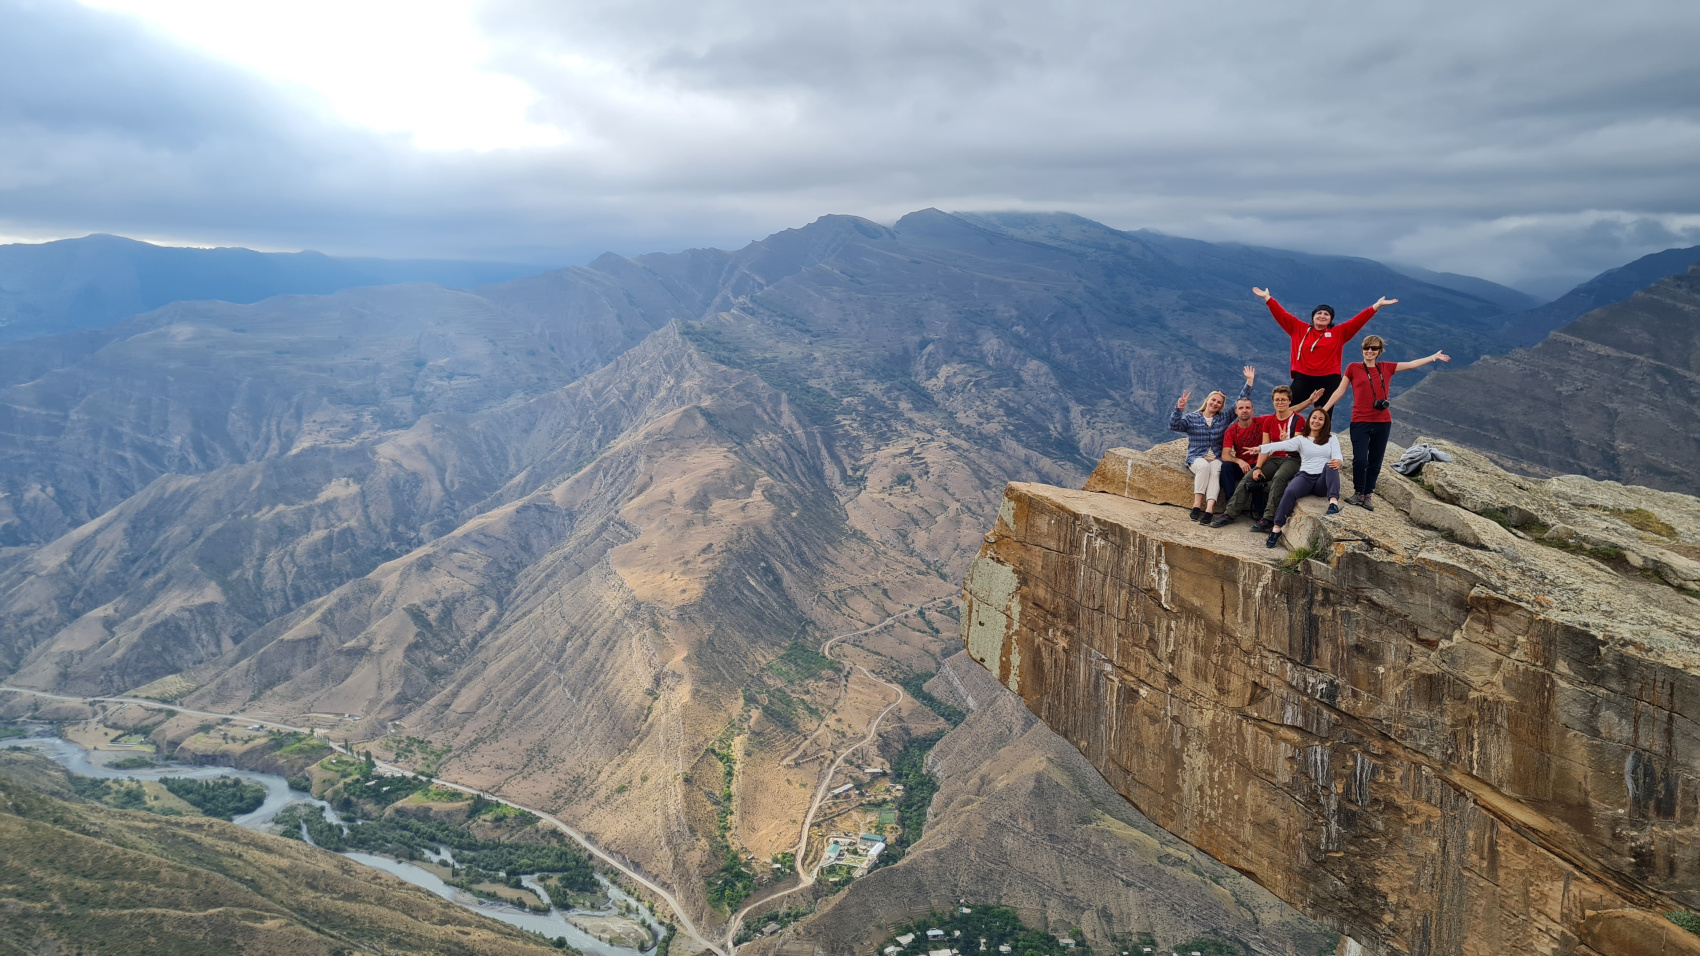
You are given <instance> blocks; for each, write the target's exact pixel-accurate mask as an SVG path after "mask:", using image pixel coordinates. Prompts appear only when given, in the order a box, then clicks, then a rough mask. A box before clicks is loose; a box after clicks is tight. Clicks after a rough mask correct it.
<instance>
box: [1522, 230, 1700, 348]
mask: <svg viewBox="0 0 1700 956" xmlns="http://www.w3.org/2000/svg"><path fill="white" fill-rule="evenodd" d="M1696 262H1700V246H1690V247H1688V248H1686V249H1666V250H1665V251H1663V252H1655V253H1653V254H1651V255H1646V256H1642V257H1641V258H1639V259H1636V260H1635V261H1634V262H1631V263H1627V264H1625V265H1622V266H1619V267H1617V268H1616V269H1608V270H1606V271H1605V272H1602V273H1600V274H1599V275H1597V276H1595V277H1593V278H1592V279H1589V280H1588V281H1587V282H1584V283H1582V284H1581V285H1579V286H1577V287H1576V288H1574V289H1571V290H1570V291H1569V292H1566V293H1565V294H1564V295H1562V296H1559V297H1558V298H1556V299H1554V300H1552V301H1551V302H1548V303H1545V304H1543V305H1539V306H1535V307H1534V308H1531V309H1527V310H1525V311H1521V312H1515V313H1512V314H1510V315H1507V316H1504V317H1503V319H1504V321H1503V322H1502V323H1501V325H1500V327H1499V329H1498V330H1497V331H1496V332H1495V333H1494V334H1495V336H1496V337H1498V338H1499V339H1500V341H1502V342H1504V343H1505V344H1506V345H1507V346H1509V347H1511V348H1519V349H1526V348H1529V347H1530V346H1533V345H1535V344H1537V343H1539V342H1540V341H1541V340H1542V339H1544V338H1546V337H1547V333H1549V332H1552V331H1554V330H1555V329H1558V328H1559V327H1561V326H1564V325H1568V324H1569V323H1571V322H1574V321H1576V320H1577V319H1579V318H1581V317H1582V316H1584V315H1586V314H1588V313H1589V312H1592V311H1594V310H1595V309H1598V308H1601V307H1602V306H1607V305H1611V304H1612V303H1615V302H1622V301H1623V300H1624V299H1627V298H1629V297H1630V296H1632V295H1634V294H1635V293H1637V292H1639V291H1641V290H1642V289H1645V288H1647V287H1648V286H1650V285H1652V284H1653V283H1655V282H1657V281H1659V280H1660V279H1663V278H1665V277H1667V276H1676V275H1682V274H1683V273H1684V272H1687V271H1688V267H1689V266H1691V265H1694V264H1695V263H1696Z"/></svg>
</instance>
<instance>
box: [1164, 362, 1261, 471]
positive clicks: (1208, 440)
mask: <svg viewBox="0 0 1700 956" xmlns="http://www.w3.org/2000/svg"><path fill="white" fill-rule="evenodd" d="M1250 397H1251V385H1250V384H1249V383H1248V384H1247V385H1246V386H1245V387H1244V388H1242V389H1240V395H1239V398H1236V399H1234V401H1232V402H1224V403H1223V405H1222V410H1221V411H1219V412H1217V413H1216V417H1215V419H1213V420H1212V421H1209V422H1206V421H1205V420H1204V413H1203V412H1185V413H1183V412H1182V411H1181V410H1180V409H1178V408H1177V409H1175V411H1174V413H1173V414H1171V415H1170V416H1169V431H1172V432H1186V466H1187V467H1188V468H1191V467H1192V463H1193V462H1194V461H1196V460H1197V459H1200V458H1203V457H1204V456H1205V455H1209V454H1214V455H1215V456H1216V457H1217V458H1220V457H1222V433H1223V432H1225V431H1227V430H1228V426H1229V425H1232V424H1233V423H1234V403H1235V402H1238V401H1239V399H1240V398H1250Z"/></svg>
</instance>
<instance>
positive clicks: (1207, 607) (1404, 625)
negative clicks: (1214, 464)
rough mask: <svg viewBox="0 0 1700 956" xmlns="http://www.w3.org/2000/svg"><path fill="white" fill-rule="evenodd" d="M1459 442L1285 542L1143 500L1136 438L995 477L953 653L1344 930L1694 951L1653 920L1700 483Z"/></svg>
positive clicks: (1683, 849)
mask: <svg viewBox="0 0 1700 956" xmlns="http://www.w3.org/2000/svg"><path fill="white" fill-rule="evenodd" d="M1453 451H1454V452H1455V459H1456V460H1455V461H1454V462H1453V463H1452V464H1449V465H1440V464H1435V465H1430V466H1429V468H1428V470H1427V471H1426V472H1425V474H1424V476H1423V481H1422V482H1421V483H1418V482H1411V481H1406V480H1404V479H1402V478H1399V477H1398V476H1395V475H1392V474H1391V473H1389V474H1388V475H1387V476H1386V477H1384V478H1383V482H1382V488H1381V491H1382V492H1383V493H1384V494H1385V497H1386V499H1387V500H1388V502H1390V503H1391V505H1392V506H1389V504H1384V505H1383V506H1382V507H1381V508H1380V509H1379V510H1377V511H1376V512H1374V513H1370V512H1365V511H1362V510H1359V509H1355V508H1348V509H1347V511H1346V512H1345V513H1343V514H1340V515H1335V516H1326V517H1325V516H1323V515H1322V513H1321V509H1320V507H1315V508H1310V507H1307V509H1306V510H1304V511H1302V512H1301V514H1300V515H1299V516H1298V517H1297V518H1295V519H1294V521H1293V522H1291V524H1290V525H1289V527H1288V539H1289V540H1288V542H1287V543H1288V544H1290V545H1293V544H1296V545H1300V546H1301V547H1298V548H1295V549H1294V550H1293V551H1291V552H1290V553H1289V552H1288V551H1287V550H1286V549H1284V548H1283V549H1277V550H1275V551H1273V552H1271V551H1269V550H1266V549H1265V548H1264V547H1263V542H1262V539H1261V536H1253V535H1248V534H1247V533H1246V531H1245V530H1244V528H1245V525H1244V524H1240V525H1236V526H1230V527H1228V528H1225V529H1220V530H1217V531H1212V530H1209V529H1206V528H1200V527H1199V526H1198V525H1196V524H1193V523H1191V522H1189V521H1187V520H1186V517H1185V512H1184V511H1182V510H1181V509H1179V508H1177V507H1174V506H1172V505H1167V504H1162V503H1160V502H1163V501H1165V500H1167V497H1168V494H1167V492H1166V491H1165V490H1164V488H1163V487H1162V485H1163V481H1162V480H1161V478H1160V476H1155V475H1153V474H1150V473H1151V472H1153V471H1155V470H1157V466H1156V464H1154V461H1155V459H1156V458H1157V456H1154V455H1141V454H1138V453H1132V452H1122V453H1112V455H1111V456H1110V457H1111V459H1112V460H1107V461H1106V463H1105V465H1104V466H1103V467H1102V468H1101V469H1100V473H1099V474H1098V475H1097V476H1095V478H1094V481H1093V483H1092V484H1090V485H1089V487H1096V488H1102V489H1103V490H1102V491H1099V492H1087V491H1074V490H1070V489H1065V488H1055V487H1047V486H1043V485H1035V484H1013V485H1011V486H1009V488H1008V489H1007V491H1006V492H1005V498H1004V501H1003V505H1002V509H1001V511H1000V513H999V517H998V521H997V525H996V528H995V529H994V530H993V531H992V532H991V533H990V534H989V535H987V537H986V540H985V544H984V547H983V548H982V549H981V552H980V555H979V557H978V559H977V560H976V561H975V563H974V565H973V567H972V569H971V571H970V574H969V577H968V582H967V586H966V588H965V599H966V607H965V613H964V617H963V621H964V623H963V636H964V640H965V643H966V644H967V647H968V651H969V653H970V654H971V655H972V656H973V657H974V658H975V659H976V660H978V661H980V662H981V663H982V664H983V665H985V667H986V668H987V669H988V670H990V671H991V672H992V673H993V674H995V675H996V676H997V677H998V679H999V680H1001V681H1002V682H1003V683H1004V684H1006V685H1007V686H1008V687H1009V688H1010V689H1011V690H1013V691H1015V692H1016V693H1017V694H1019V695H1020V696H1021V698H1022V699H1023V700H1024V701H1025V702H1026V704H1027V706H1028V707H1029V708H1030V709H1031V710H1032V711H1033V712H1034V713H1035V714H1036V715H1038V717H1039V718H1040V719H1041V720H1043V721H1044V722H1045V723H1046V724H1048V725H1049V726H1050V727H1052V728H1053V729H1054V730H1056V731H1057V732H1058V733H1059V734H1060V735H1061V736H1062V737H1064V738H1065V739H1067V740H1068V741H1069V742H1071V743H1073V744H1074V745H1075V746H1076V747H1077V748H1078V749H1079V750H1080V752H1081V753H1082V754H1084V755H1085V756H1086V758H1087V759H1088V760H1089V761H1090V762H1091V763H1092V764H1093V765H1094V766H1095V767H1096V768H1097V769H1098V771H1099V772H1100V773H1101V774H1103V775H1104V777H1105V778H1106V779H1107V780H1108V781H1109V783H1110V784H1111V785H1112V786H1113V787H1114V788H1115V789H1116V790H1117V791H1118V792H1120V793H1121V794H1122V795H1123V796H1124V797H1126V798H1127V799H1128V800H1129V801H1130V802H1132V803H1133V804H1134V805H1135V806H1136V807H1138V808H1139V809H1140V810H1141V811H1143V812H1144V813H1145V814H1146V815H1147V816H1149V817H1150V818H1151V819H1152V820H1153V821H1155V822H1157V823H1158V824H1160V825H1161V826H1163V827H1165V828H1167V829H1168V830H1170V831H1171V832H1173V833H1175V834H1176V835H1178V836H1180V837H1182V838H1183V839H1185V840H1187V841H1188V842H1190V843H1192V844H1193V845H1195V846H1197V847H1199V848H1200V849H1203V850H1205V851H1206V852H1208V853H1209V854H1211V855H1212V856H1214V857H1215V858H1217V859H1219V860H1221V861H1222V862H1224V863H1226V864H1228V865H1229V866H1232V867H1234V868H1235V869H1238V870H1240V871H1241V872H1243V873H1245V874H1247V875H1248V876H1250V877H1252V878H1253V879H1254V880H1256V881H1257V882H1258V883H1260V884H1262V885H1263V886H1265V887H1267V888H1268V889H1270V890H1272V891H1273V892H1274V893H1275V894H1276V895H1277V896H1279V897H1281V898H1283V899H1285V900H1287V901H1288V902H1290V903H1292V904H1293V905H1295V906H1297V907H1298V908H1299V909H1301V910H1302V911H1304V912H1306V913H1308V914H1310V915H1312V916H1315V917H1317V918H1319V919H1321V920H1323V921H1324V922H1327V923H1329V924H1331V925H1333V926H1334V927H1336V928H1337V929H1339V930H1340V931H1341V932H1343V933H1345V934H1347V936H1348V937H1349V939H1350V941H1351V942H1347V943H1343V944H1342V945H1343V946H1344V947H1345V948H1346V950H1350V949H1351V947H1352V946H1353V945H1359V946H1361V947H1362V948H1363V950H1364V951H1367V952H1372V953H1415V954H1424V956H1429V954H1434V956H1438V954H1477V953H1480V954H1487V953H1542V954H1545V953H1554V954H1557V953H1582V954H1601V956H1605V954H1617V953H1700V938H1696V937H1695V936H1692V935H1690V934H1688V933H1687V932H1686V931H1684V930H1682V929H1679V928H1678V927H1677V926H1676V925H1675V924H1673V923H1671V922H1669V921H1668V920H1667V919H1666V918H1665V917H1664V915H1662V914H1664V913H1666V912H1668V911H1672V910H1677V909H1681V908H1685V907H1696V906H1700V850H1697V847H1696V844H1695V836H1696V831H1695V822H1696V814H1697V809H1700V806H1697V804H1700V787H1697V784H1700V780H1697V779H1696V773H1695V767H1696V758H1697V756H1700V729H1697V726H1696V719H1697V718H1700V704H1697V703H1696V702H1697V701H1700V627H1697V626H1696V624H1695V622H1696V620H1697V619H1700V601H1697V600H1696V596H1695V592H1694V591H1693V590H1689V588H1692V587H1693V586H1694V581H1693V579H1691V578H1688V577H1686V575H1687V574H1688V572H1689V571H1690V570H1693V568H1694V566H1693V562H1692V561H1691V560H1690V559H1689V557H1687V556H1686V555H1688V554H1692V553H1693V548H1694V547H1695V545H1696V544H1700V501H1696V500H1695V499H1693V498H1689V497H1687V496H1682V495H1671V494H1662V493H1659V492H1654V491H1651V490H1649V489H1641V488H1630V487H1624V486H1622V485H1617V484H1615V483H1602V482H1594V481H1590V480H1587V479H1579V478H1574V477H1570V478H1560V479H1553V480H1550V481H1532V480H1528V479H1523V478H1518V477H1515V476H1512V475H1509V474H1506V473H1505V472H1502V471H1500V470H1499V469H1497V468H1495V467H1494V466H1493V465H1491V464H1490V463H1488V462H1487V461H1486V460H1484V459H1483V458H1481V457H1480V456H1478V455H1474V454H1471V453H1469V452H1467V451H1465V450H1462V449H1453ZM1142 475H1144V476H1145V477H1143V478H1142V477H1141V476H1142ZM1147 488H1149V489H1151V490H1150V491H1149V492H1148V491H1147ZM1141 499H1148V500H1141ZM1313 501H1314V503H1315V504H1316V505H1318V506H1320V504H1321V501H1320V499H1314V500H1313ZM1313 549H1314V550H1313ZM1661 556H1663V557H1661ZM1656 561H1666V562H1667V565H1668V566H1659V565H1657V563H1656Z"/></svg>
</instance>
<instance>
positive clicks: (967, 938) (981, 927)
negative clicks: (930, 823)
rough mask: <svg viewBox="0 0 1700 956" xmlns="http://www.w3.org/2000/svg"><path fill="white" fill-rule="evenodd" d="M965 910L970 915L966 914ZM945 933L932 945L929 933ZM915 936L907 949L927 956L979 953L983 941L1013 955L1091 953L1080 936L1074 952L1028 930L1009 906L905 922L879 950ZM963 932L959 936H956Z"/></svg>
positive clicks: (1052, 938) (1077, 955)
mask: <svg viewBox="0 0 1700 956" xmlns="http://www.w3.org/2000/svg"><path fill="white" fill-rule="evenodd" d="M962 909H967V910H969V912H967V913H963V912H961V910H962ZM929 929H940V930H944V935H945V941H944V942H943V943H934V944H931V945H929V944H928V942H927V930H929ZM910 933H914V934H915V937H916V938H915V939H914V940H912V941H910V943H909V945H908V947H905V948H906V950H907V951H908V952H911V953H923V952H926V951H927V950H928V949H935V948H942V947H954V948H956V949H960V950H962V951H963V952H964V953H969V952H979V949H980V940H982V939H984V940H985V941H986V949H987V950H988V951H990V952H997V949H998V947H999V946H1008V947H1009V948H1010V950H1011V956H1063V954H1065V953H1069V954H1074V956H1081V954H1088V953H1090V952H1091V950H1090V949H1089V948H1088V947H1087V946H1086V944H1085V942H1084V941H1081V939H1080V936H1079V934H1075V935H1074V937H1073V938H1074V939H1075V940H1076V943H1077V945H1076V946H1075V947H1074V948H1073V949H1067V948H1064V946H1063V945H1062V943H1060V942H1058V941H1057V937H1055V936H1052V935H1051V934H1049V933H1041V932H1039V931H1038V930H1036V929H1030V928H1028V927H1027V926H1026V925H1025V924H1024V923H1022V922H1021V917H1019V916H1017V915H1016V913H1015V910H1012V909H1010V908H1009V907H1007V906H971V907H959V908H958V909H957V910H953V911H951V912H948V913H939V912H933V913H929V914H927V916H925V917H923V918H922V919H918V920H914V921H912V922H909V923H904V924H903V925H902V926H899V927H897V928H896V929H894V930H892V932H891V935H890V936H888V937H886V940H885V942H883V943H881V944H880V946H879V948H880V949H881V950H884V949H885V947H887V946H900V945H901V944H899V943H898V942H897V937H899V936H906V935H908V934H910ZM957 933H961V934H962V935H961V936H960V937H958V936H957V935H956V934H957Z"/></svg>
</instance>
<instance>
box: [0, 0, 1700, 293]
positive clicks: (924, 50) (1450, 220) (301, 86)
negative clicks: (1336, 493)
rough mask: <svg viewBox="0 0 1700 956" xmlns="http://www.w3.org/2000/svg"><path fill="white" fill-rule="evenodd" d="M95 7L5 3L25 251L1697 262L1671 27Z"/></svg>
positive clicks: (762, 7)
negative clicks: (1152, 235) (969, 214)
mask: <svg viewBox="0 0 1700 956" xmlns="http://www.w3.org/2000/svg"><path fill="white" fill-rule="evenodd" d="M92 2H96V3H99V4H100V5H101V6H103V7H117V8H120V9H97V8H92V7H85V6H80V5H77V4H74V3H70V2H62V3H49V2H33V0H0V23H3V24H4V29H0V143H4V144H5V145H4V148H3V149H0V235H7V236H12V237H21V238H49V237H56V236H64V235H78V234H82V233H84V232H89V231H104V232H115V233H120V234H125V235H134V236H138V237H142V238H153V239H158V240H165V241H176V242H187V243H196V244H214V243H217V244H232V245H247V246H253V247H260V248H277V249H295V248H317V249H321V250H324V251H327V252H338V253H352V254H372V255H391V256H468V257H478V258H506V259H518V260H521V261H532V262H546V263H564V262H572V261H583V260H585V259H587V258H589V257H590V256H592V255H594V254H595V253H597V252H599V251H602V250H604V249H613V250H615V251H619V252H624V253H637V252H643V251H651V250H670V249H678V248H683V247H686V246H692V245H719V246H723V247H736V246H738V245H741V244H743V243H744V242H746V241H748V240H750V239H753V238H759V237H761V236H763V235H766V234H767V233H770V232H773V231H775V230H778V229H783V228H787V227H791V226H796V225H800V224H802V223H804V222H807V221H809V220H812V219H814V218H815V217H817V216H819V215H822V214H825V213H853V214H858V215H863V216H868V217H870V218H873V219H877V220H882V221H887V222H889V221H891V220H893V219H895V218H896V217H897V216H899V215H901V214H903V213H905V212H908V211H911V210H914V209H918V208H923V207H927V206H937V207H939V208H943V209H964V210H973V209H996V208H1025V209H1064V210H1069V211H1072V212H1077V213H1080V214H1082V215H1087V216H1091V217H1092V218H1095V219H1099V220H1102V221H1104V222H1107V223H1109V224H1111V225H1114V226H1117V227H1120V228H1127V229H1136V228H1154V229H1160V230H1163V231H1165V232H1170V233H1174V234H1178V235H1187V236H1196V237H1199V238H1205V239H1214V240H1239V241H1245V242H1254V243H1260V244H1268V245H1277V246H1285V247H1290V248H1299V249H1306V250H1311V251H1319V252H1340V253H1348V254H1354V255H1364V256H1370V257H1374V258H1382V259H1389V260H1396V261H1403V262H1409V263H1413V264H1417V265H1422V266H1425V267H1428V268H1432V269H1439V270H1445V271H1454V272H1464V273H1470V274H1474V275H1481V276H1484V277H1486V278H1490V279H1495V280H1497V281H1501V282H1506V283H1509V284H1512V285H1516V286H1519V287H1522V288H1526V289H1528V290H1530V291H1534V292H1537V293H1546V294H1556V293H1558V292H1561V291H1563V289H1564V288H1566V287H1568V286H1569V285H1571V284H1574V283H1575V282H1577V281H1580V280H1581V279H1583V278H1586V277H1587V276H1589V275H1592V274H1593V273H1595V272H1598V271H1600V270H1602V269H1605V268H1609V267H1611V266H1615V265H1618V264H1621V263H1623V262H1625V261H1628V260H1629V259H1632V258H1634V257H1636V256H1639V255H1643V254H1645V253H1648V252H1653V251H1657V250H1659V249H1663V248H1668V247H1670V246H1673V245H1694V244H1700V176H1696V175H1695V169H1696V168H1700V97H1696V96H1695V94H1694V91H1695V90H1700V57H1696V56H1695V55H1694V50H1695V49H1697V48H1700V4H1691V3H1680V2H1674V0H1665V2H1660V3H1618V4H1612V5H1607V4H1600V3H1598V2H1586V3H1583V2H1565V0H1557V2H1554V0H1545V2H1502V3H1498V4H1487V5H1484V4H1479V3H1475V2H1471V3H1464V2H1457V3H1452V2H1447V3H1428V4H1419V5H1411V4H1407V5H1398V6H1395V5H1392V4H1364V3H1346V2H1318V3H1298V4H1287V5H1272V4H1265V3H1253V2H1249V0H1221V2H1217V3H1212V4H1186V5H1181V4H1156V3H1147V4H1120V3H1108V2H1106V3H1097V4H1057V5H1037V4H1022V3H1014V2H1009V3H976V2H930V0H903V2H886V0H861V2H857V3H854V4H848V3H845V4H827V3H817V4H798V3H795V2H785V3H781V2H740V3H731V2H724V0H691V2H684V0H623V2H618V3H612V2H610V3H566V2H560V0H493V2H490V3H486V4H470V3H467V4H457V3H452V2H445V3H444V5H443V9H442V10H440V11H435V12H433V11H431V10H429V9H428V8H426V7H423V6H420V5H407V6H403V5H394V6H387V5H385V4H382V3H379V4H372V5H369V6H362V7H360V8H359V9H360V10H361V11H363V12H362V13H360V14H358V15H351V14H347V13H339V12H338V11H339V9H343V10H346V9H352V8H346V7H340V8H339V7H338V6H337V5H330V4H323V5H320V4H315V3H311V2H309V3H301V2H296V3H290V4H284V3H281V2H280V3H275V4H273V3H264V2H262V3H257V4H253V5H249V6H247V7H244V8H243V13H242V16H243V17H246V18H247V19H246V20H238V19H232V17H234V16H235V14H232V13H230V12H229V11H230V10H231V9H233V5H220V6H219V7H218V8H217V9H216V11H215V9H214V8H211V7H201V8H199V11H198V12H197V10H196V9H195V5H196V4H197V3H199V2H202V0H158V2H153V0H92ZM124 8H129V9H130V10H133V11H139V12H126V11H125V9H124ZM408 11H413V12H411V13H410V12H408ZM221 18H222V19H221ZM218 30H223V31H225V32H223V33H219V32H217V31H218Z"/></svg>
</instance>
